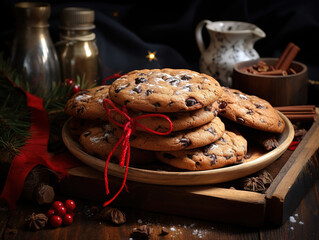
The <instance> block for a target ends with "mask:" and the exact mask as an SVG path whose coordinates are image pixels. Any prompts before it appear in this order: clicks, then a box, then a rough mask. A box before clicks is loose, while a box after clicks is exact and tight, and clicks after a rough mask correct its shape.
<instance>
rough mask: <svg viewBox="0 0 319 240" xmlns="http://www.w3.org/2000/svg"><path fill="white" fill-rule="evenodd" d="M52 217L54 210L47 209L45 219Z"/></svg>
mask: <svg viewBox="0 0 319 240" xmlns="http://www.w3.org/2000/svg"><path fill="white" fill-rule="evenodd" d="M53 215H55V211H54V209H49V210H48V211H47V217H48V218H50V217H52V216H53Z"/></svg>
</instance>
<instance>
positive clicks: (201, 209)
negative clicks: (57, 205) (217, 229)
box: [59, 167, 265, 227]
mask: <svg viewBox="0 0 319 240" xmlns="http://www.w3.org/2000/svg"><path fill="white" fill-rule="evenodd" d="M70 174H71V178H68V179H65V180H64V181H63V182H62V183H61V184H60V187H59V191H60V192H61V193H63V194H68V193H70V192H72V194H73V195H75V196H76V197H81V198H89V199H95V200H97V199H98V200H106V199H107V197H106V195H105V188H104V181H103V176H102V173H100V172H98V171H95V170H93V169H90V168H88V167H82V168H76V169H72V170H71V172H70ZM121 181H122V180H121V179H119V178H116V177H109V186H110V197H111V196H112V194H114V193H115V192H116V190H118V189H119V186H120V184H121ZM126 185H127V187H128V190H129V192H126V191H123V192H122V193H121V194H120V195H119V196H118V198H117V199H116V204H119V205H120V206H125V207H133V208H138V209H143V210H148V211H153V212H161V213H167V214H176V215H180V216H186V217H195V218H200V219H206V220H213V221H218V222H230V223H235V224H240V225H245V226H253V227H258V226H262V225H263V224H264V217H265V198H264V195H263V194H259V193H255V192H247V191H240V190H232V189H225V188H220V187H215V186H213V185H208V186H202V187H201V186H194V187H176V186H162V185H152V184H145V183H138V182H132V181H127V184H126ZM83 189H85V191H83ZM252 219H254V221H252Z"/></svg>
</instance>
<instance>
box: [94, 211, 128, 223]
mask: <svg viewBox="0 0 319 240" xmlns="http://www.w3.org/2000/svg"><path fill="white" fill-rule="evenodd" d="M100 218H101V219H102V220H106V221H110V222H112V223H115V224H117V225H120V224H123V223H125V222H126V216H125V214H124V213H123V212H122V211H120V210H118V209H117V208H110V207H106V208H103V209H102V211H101V212H100Z"/></svg>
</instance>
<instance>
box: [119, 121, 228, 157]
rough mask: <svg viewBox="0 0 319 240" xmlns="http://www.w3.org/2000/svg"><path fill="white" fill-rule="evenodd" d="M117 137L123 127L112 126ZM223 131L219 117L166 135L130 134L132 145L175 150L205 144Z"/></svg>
mask: <svg viewBox="0 0 319 240" xmlns="http://www.w3.org/2000/svg"><path fill="white" fill-rule="evenodd" d="M114 128H115V131H114V134H115V136H117V137H121V136H122V135H123V129H122V128H119V127H116V126H115V127H114ZM224 132H225V125H224V123H223V122H222V121H221V120H220V118H219V117H215V118H214V119H213V120H212V121H211V122H209V123H207V124H204V125H202V126H200V127H197V128H193V129H189V130H183V131H178V132H172V133H171V134H169V135H166V136H160V135H156V134H153V133H148V132H141V131H136V132H135V134H134V135H131V138H130V143H131V146H132V147H135V148H140V149H145V150H150V151H177V150H182V149H192V148H197V147H201V146H205V145H207V144H209V143H212V142H214V141H216V140H217V139H219V138H220V137H221V136H222V135H223V134H224Z"/></svg>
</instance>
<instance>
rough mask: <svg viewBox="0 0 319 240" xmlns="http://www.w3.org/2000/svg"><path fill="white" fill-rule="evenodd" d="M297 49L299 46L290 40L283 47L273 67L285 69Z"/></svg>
mask: <svg viewBox="0 0 319 240" xmlns="http://www.w3.org/2000/svg"><path fill="white" fill-rule="evenodd" d="M299 51H300V48H299V47H298V46H297V45H295V44H294V43H291V42H290V43H288V45H287V47H286V48H285V50H284V52H283V53H282V55H281V56H280V58H279V60H278V62H277V63H276V66H275V69H281V70H284V71H287V70H288V68H289V66H290V65H291V63H292V61H293V60H294V59H295V57H296V56H297V54H298V52H299Z"/></svg>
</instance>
